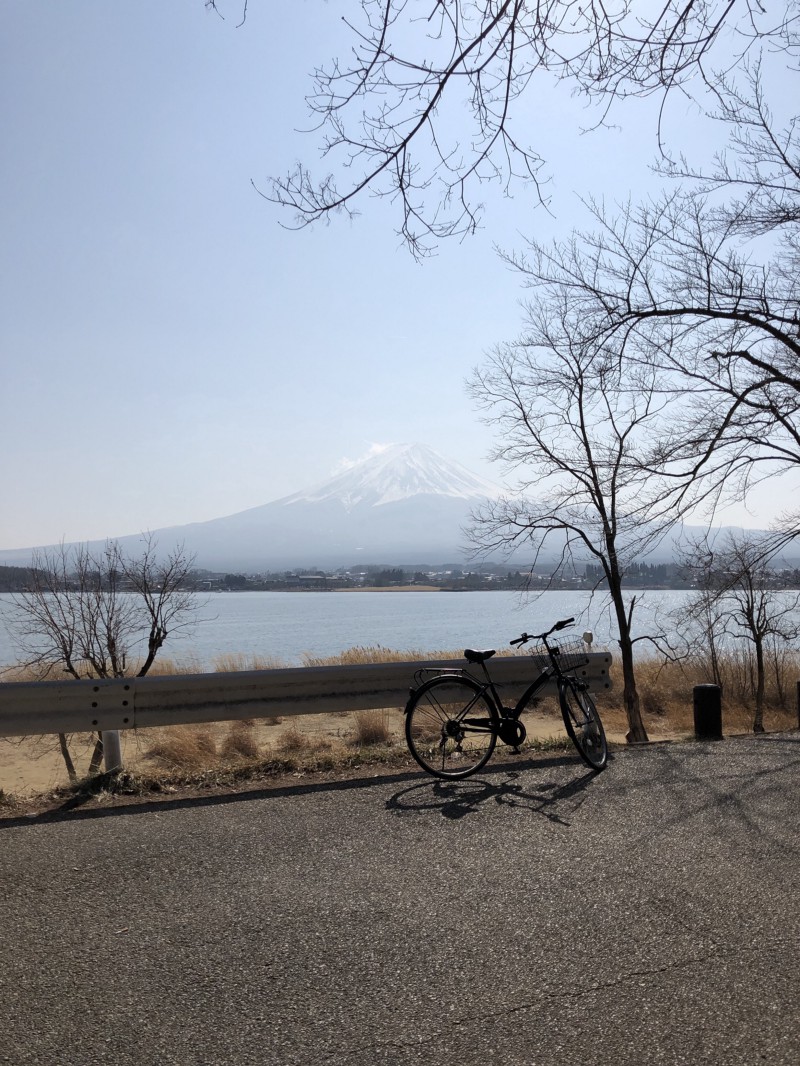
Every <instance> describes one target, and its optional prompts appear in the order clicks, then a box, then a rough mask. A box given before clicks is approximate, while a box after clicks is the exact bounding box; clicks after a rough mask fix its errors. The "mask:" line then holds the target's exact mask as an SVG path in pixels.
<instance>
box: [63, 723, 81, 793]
mask: <svg viewBox="0 0 800 1066" xmlns="http://www.w3.org/2000/svg"><path fill="white" fill-rule="evenodd" d="M58 745H59V747H60V748H61V754H62V755H63V757H64V765H65V766H66V768H67V777H68V778H69V783H70V784H71V785H74V784H75V782H76V781H77V780H78V775H77V773H76V772H75V763H74V762H73V761H72V756H71V755H70V753H69V745H68V744H67V735H66V733H59V734H58Z"/></svg>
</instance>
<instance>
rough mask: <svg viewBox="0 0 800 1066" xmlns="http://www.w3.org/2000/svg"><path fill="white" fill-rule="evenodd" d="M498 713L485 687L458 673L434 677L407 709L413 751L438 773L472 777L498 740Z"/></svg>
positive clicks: (429, 769)
mask: <svg viewBox="0 0 800 1066" xmlns="http://www.w3.org/2000/svg"><path fill="white" fill-rule="evenodd" d="M498 721H499V716H498V714H497V712H496V710H495V709H494V707H493V706H492V705H491V704H490V703H489V701H488V700H487V699H486V697H485V696H484V695H483V691H482V689H481V687H480V685H479V684H478V683H477V682H476V681H471V680H470V679H469V678H468V677H461V676H459V675H453V676H440V677H433V678H431V680H430V681H426V682H425V684H424V685H422V686H421V687H420V688H418V689H417V691H416V693H415V694H414V696H412V698H411V700H410V701H409V704H408V707H407V708H406V742H407V743H408V750H409V751H410V752H411V754H412V755H413V756H414V758H415V759H416V760H417V762H418V763H419V765H420V766H421V767H422V769H423V770H426V771H427V772H428V773H429V774H433V775H434V776H435V777H447V778H457V777H468V776H469V775H470V774H474V773H476V772H477V771H478V770H480V769H481V767H482V766H485V765H486V763H487V762H488V761H489V759H490V758H491V754H492V752H493V751H494V746H495V744H496V743H497V723H498Z"/></svg>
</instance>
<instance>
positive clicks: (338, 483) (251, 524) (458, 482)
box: [0, 444, 503, 572]
mask: <svg viewBox="0 0 800 1066" xmlns="http://www.w3.org/2000/svg"><path fill="white" fill-rule="evenodd" d="M502 491H503V490H502V489H500V488H499V487H498V486H497V485H494V484H492V483H491V482H490V481H486V480H485V479H483V478H481V477H479V476H477V475H476V474H473V473H472V472H471V471H469V470H467V469H466V468H465V467H464V466H462V465H461V464H460V463H458V462H455V461H454V460H452V459H446V458H444V457H443V456H442V455H439V454H438V453H437V452H435V451H434V450H433V449H432V448H429V447H427V446H426V445H424V444H393V445H389V446H387V447H385V448H382V449H380V450H379V451H378V452H377V454H374V455H371V456H370V457H368V458H367V459H363V460H361V461H360V462H358V463H353V464H351V465H349V466H348V468H347V469H345V470H343V471H342V472H340V473H337V474H336V475H334V476H333V477H331V478H330V479H329V480H327V481H324V482H322V483H321V484H318V485H315V486H313V487H311V488H309V489H306V490H304V491H301V492H296V493H294V494H292V495H290V496H284V497H282V498H281V499H278V500H273V501H272V502H271V503H265V504H262V505H261V506H259V507H252V508H250V509H249V510H246V511H240V512H238V513H237V514H232V515H228V516H226V517H224V518H215V519H211V520H210V521H207V522H195V523H192V524H190V525H185V526H169V527H166V528H163V529H157V530H154V531H153V536H154V537H155V539H156V540H157V541H158V545H159V548H160V549H161V550H162V551H166V550H168V549H170V548H172V547H173V546H174V545H176V544H179V543H182V544H183V545H184V547H185V549H186V551H187V552H188V553H190V554H193V555H195V556H196V563H197V566H198V567H201V568H203V569H207V570H217V571H248V572H258V571H264V570H270V569H284V568H289V567H298V566H319V567H322V568H324V569H333V568H335V567H337V566H352V565H358V564H359V563H362V564H415V563H419V564H422V563H444V562H455V561H457V560H459V559H462V558H463V557H464V554H465V549H466V538H465V536H464V533H463V528H464V527H465V526H466V525H467V524H468V523H469V519H470V513H471V511H472V510H473V508H475V507H476V506H479V505H480V504H481V503H482V502H483V501H485V500H486V499H491V498H496V497H497V496H499V495H500V494H501V493H502ZM116 539H117V540H119V542H120V544H121V545H122V546H123V548H125V549H126V550H128V551H129V552H131V553H138V551H139V550H140V549H141V544H140V540H139V535H131V536H124V537H118V538H116ZM30 557H31V549H27V550H14V551H0V563H7V564H16V565H25V564H26V563H28V562H29V561H30Z"/></svg>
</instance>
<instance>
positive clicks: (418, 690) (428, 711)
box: [405, 618, 608, 778]
mask: <svg viewBox="0 0 800 1066" xmlns="http://www.w3.org/2000/svg"><path fill="white" fill-rule="evenodd" d="M574 621H575V619H574V618H565V619H563V620H562V621H560V622H556V624H555V625H554V626H553V627H552V628H551V629H548V630H547V632H546V633H539V634H538V635H530V634H528V633H522V634H521V635H520V636H519V637H515V638H514V640H512V641H510V644H511V645H512V646H514V645H518V644H527V643H528V641H531V640H535V641H537V642H539V643H540V645H541V647H539V648H538V649H536V650H535V651H534V653H533V655H532V658H533V660H534V663H535V664H536V665H537V666H539V668H540V670H541V672H540V674H539V676H538V677H537V678H536V680H535V681H533V682H532V684H530V685H529V686H528V688H527V689H526V690H525V692H523V694H522V696H521V697H520V699H519V701H518V702H517V704H516V706H515V707H513V708H512V707H505V706H503V703H502V701H501V699H500V696H499V695H498V691H497V687H496V686H495V683H494V682H493V681H492V678H491V676H490V674H489V670H488V668H487V666H486V661H487V660H488V659H491V657H492V656H493V655H494V654H495V651H494V650H491V651H473V650H472V649H471V648H467V650H466V651H465V652H464V657H465V659H466V660H467V662H468V663H469V664H470V665H473V666H480V667H481V669H482V670H483V673H484V675H485V679H486V680H485V681H481V680H479V679H478V678H476V677H474V676H473V675H472V674H471V673H470V672H469V671H468V670H467V669H466V668H462V669H458V670H442V669H441V668H435V667H428V668H425V667H423V668H421V669H420V670H418V671H417V673H416V674H415V675H414V680H415V683H417V682H418V684H417V685H416V687H415V688H412V689H411V696H410V698H409V701H408V703H407V704H406V708H405V733H406V742H407V744H408V748H409V751H410V752H411V754H412V755H413V757H414V758H415V759H416V761H417V762H418V763H419V765H420V766H421V767H422V769H423V770H426V771H427V772H428V773H429V774H433V775H434V776H435V777H445V778H460V777H468V776H469V775H470V774H474V773H477V771H478V770H480V769H481V768H482V767H483V766H485V765H486V763H487V762H488V761H489V759H490V758H491V756H492V752H493V751H494V749H495V745H496V744H497V740H498V738H499V739H500V740H502V741H503V743H504V744H507V745H508V746H509V747H511V748H513V749H514V751H515V753H519V746H520V744H522V743H523V741H524V740H525V737H526V731H525V726H524V725H523V724H522V722H521V721H520V720H519V719H520V716H521V715H522V713H523V712H524V711H525V710H526V709H527V708H528V706H529V705H530V704H531V702H532V701H534V697H535V696H536V693H537V692H539V690H540V689H542V688H544V686H545V685H546V684H547V683H548V682H549V681H550V680H552V679H555V681H556V685H557V687H558V702H559V706H560V708H561V715H562V717H563V719H564V726H565V728H566V731H567V734H568V736H569V737H570V739H571V740H572V742H573V744H574V745H575V747H576V748H577V750H578V754H579V755H580V757H581V758H582V759H583V761H584V762H585V763H586V764H587V766H589V767H591V769H592V770H597V771H599V770H603V769H604V768H605V765H606V762H607V760H608V744H607V741H606V735H605V730H604V729H603V723H602V722H601V721H600V715H599V714H598V712H597V707H596V706H595V703H594V700H593V699H592V697H591V696H590V695H589V693H588V691H587V688H588V686H587V685H586V684H585V683H584V682H583V681H580V680H579V679H578V678H577V677H574V676H573V675H571V674H570V673H568V672H567V671H569V670H570V669H573V670H574V669H577V668H578V667H580V666H582V665H584V664H585V663H586V662H587V661H588V659H587V652H586V643H587V641H588V642H589V643H590V642H591V634H590V633H587V634H584V640H583V641H580V640H573V641H570V642H561V643H556V642H555V641H553V640H549V639H548V638H549V637H550V636H551V635H552V634H553V633H555V632H557V631H558V630H562V629H566V628H567V626H570V625H572V623H573V622H574ZM429 673H434V676H433V677H429V678H427V679H425V675H426V674H429ZM534 702H536V701H534Z"/></svg>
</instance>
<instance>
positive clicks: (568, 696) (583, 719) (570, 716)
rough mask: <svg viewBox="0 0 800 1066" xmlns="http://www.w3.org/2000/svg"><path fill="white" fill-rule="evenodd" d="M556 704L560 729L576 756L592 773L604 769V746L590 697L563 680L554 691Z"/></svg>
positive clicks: (596, 714) (595, 710) (600, 725)
mask: <svg viewBox="0 0 800 1066" xmlns="http://www.w3.org/2000/svg"><path fill="white" fill-rule="evenodd" d="M558 702H559V703H560V705H561V715H562V717H563V719H564V727H565V728H566V730H567V733H568V734H569V736H570V739H571V741H572V743H573V744H574V745H575V747H576V748H577V749H578V754H579V755H580V757H581V758H582V759H583V761H584V762H585V763H586V765H587V766H591V768H592V769H593V770H603V769H605V765H606V763H607V761H608V743H607V741H606V733H605V730H604V729H603V723H602V722H601V721H600V715H599V714H598V713H597V707H595V704H594V700H593V699H592V697H591V696H590V695H589V693H588V692H584V691H583V690H582V689H580V688H578V686H577V685H575V683H574V682H572V681H569V680H565V681H562V682H561V683H560V685H559V688H558Z"/></svg>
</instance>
